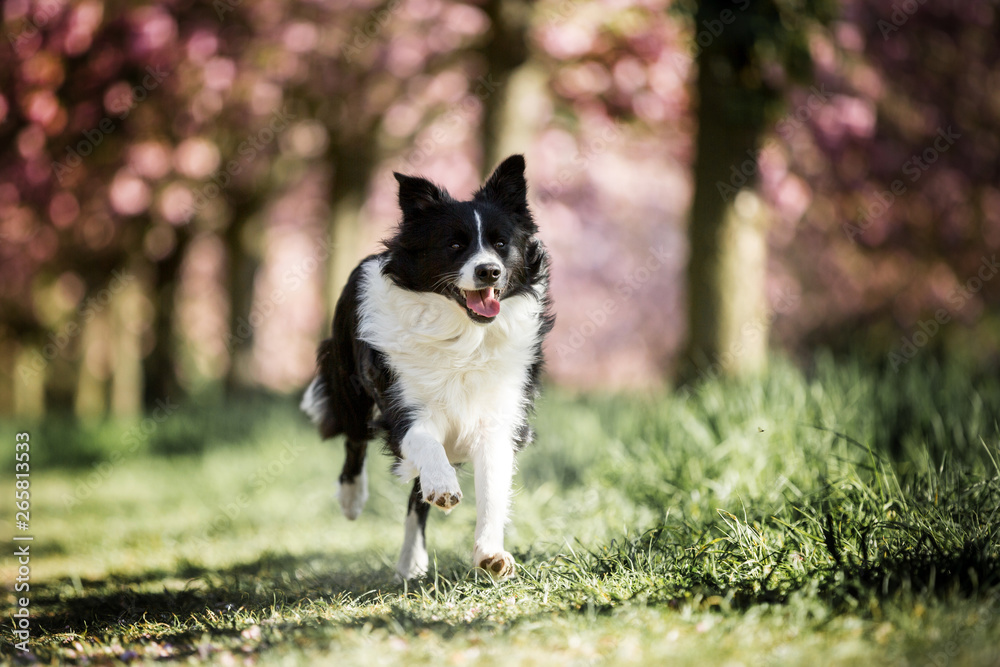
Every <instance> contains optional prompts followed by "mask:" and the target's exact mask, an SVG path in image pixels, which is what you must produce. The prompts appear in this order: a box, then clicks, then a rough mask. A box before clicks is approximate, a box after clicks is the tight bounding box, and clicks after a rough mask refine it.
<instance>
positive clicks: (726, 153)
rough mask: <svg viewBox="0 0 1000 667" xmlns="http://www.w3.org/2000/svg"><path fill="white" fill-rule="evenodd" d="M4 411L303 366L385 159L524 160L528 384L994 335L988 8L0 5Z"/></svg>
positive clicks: (264, 384) (453, 171)
mask: <svg viewBox="0 0 1000 667" xmlns="http://www.w3.org/2000/svg"><path fill="white" fill-rule="evenodd" d="M2 11H3V30H4V39H2V40H0V376H2V380H0V414H5V415H19V416H26V417H27V416H38V415H41V414H44V413H46V412H50V411H59V412H66V413H75V414H76V415H77V416H79V417H81V418H101V417H105V416H115V417H129V416H135V415H138V414H141V413H143V412H144V411H153V414H156V412H155V411H156V410H159V411H160V413H161V414H162V413H166V414H169V413H170V410H172V409H173V407H172V406H176V405H177V404H178V403H183V402H192V401H195V400H196V401H210V400H216V399H220V398H224V397H227V396H232V395H234V394H239V393H241V392H245V393H253V392H256V393H259V392H266V393H278V394H288V393H295V392H298V391H299V390H301V388H302V387H304V386H305V384H306V383H307V382H308V380H309V378H310V377H311V375H312V372H313V368H314V354H315V349H316V345H317V343H318V341H319V340H320V339H321V338H324V337H326V336H327V335H328V334H329V320H330V317H331V313H332V308H333V304H334V302H335V300H336V298H337V295H338V291H339V289H340V286H341V285H342V284H343V282H344V281H345V279H346V277H347V275H348V273H349V272H350V270H351V269H352V268H353V267H354V266H355V265H356V263H357V262H358V260H359V259H361V258H362V257H364V256H365V255H367V254H369V253H371V252H375V251H377V250H378V247H379V241H380V239H382V238H384V237H385V236H386V235H387V234H388V233H390V231H391V229H392V227H393V225H395V224H396V222H397V220H398V211H397V206H396V201H395V194H396V187H395V185H396V184H395V181H394V180H393V178H392V172H393V171H400V172H404V173H410V174H421V175H424V176H426V177H428V178H431V179H432V180H434V181H436V182H438V183H439V184H441V185H443V186H445V187H446V188H448V189H449V190H450V191H451V193H452V194H453V195H454V196H456V197H459V198H467V197H468V196H469V195H470V194H471V192H472V191H473V190H474V189H475V187H476V186H477V185H478V184H479V183H480V182H481V180H482V178H483V176H484V175H486V174H488V173H489V172H490V171H491V170H492V168H493V167H494V166H495V165H496V163H497V162H499V160H501V159H502V158H503V157H505V156H506V155H508V154H510V153H523V154H524V155H525V156H526V159H527V164H528V181H529V186H530V194H529V200H530V204H531V206H532V208H533V211H534V214H535V217H536V219H537V221H538V223H539V225H540V227H541V230H542V231H541V236H542V238H543V239H544V240H545V242H546V243H547V244H548V246H549V249H550V251H551V254H552V256H553V262H554V271H553V280H552V289H553V292H554V298H555V304H556V310H557V313H558V320H557V324H556V328H555V330H554V332H553V334H552V336H551V338H550V339H549V341H548V348H547V350H548V370H549V376H550V381H551V382H554V383H558V384H561V385H566V386H570V387H573V388H580V389H594V388H600V389H645V388H655V387H662V386H672V385H677V384H679V383H684V382H691V381H697V380H698V379H699V378H706V377H716V376H719V375H744V374H751V373H755V372H759V371H761V370H762V369H763V368H765V367H766V365H767V357H768V354H769V353H770V354H771V355H774V354H781V355H788V356H791V357H793V358H795V359H798V360H799V361H800V362H803V363H808V361H809V359H811V358H812V355H813V352H814V351H815V350H817V349H819V348H824V349H829V350H832V351H833V353H834V354H835V355H861V356H863V357H865V358H866V359H868V360H869V361H870V362H871V363H874V364H877V365H879V366H882V367H885V368H891V369H892V370H897V369H900V368H902V367H903V366H906V365H907V364H909V363H910V362H911V360H912V359H914V358H915V357H917V356H924V357H942V358H945V357H947V358H956V357H960V358H964V359H966V360H967V361H969V362H971V363H974V364H977V365H979V366H980V367H981V368H984V367H989V366H991V365H993V366H995V365H996V364H997V363H998V359H1000V355H998V351H1000V317H998V312H997V309H996V305H997V304H998V302H1000V278H998V277H997V273H998V271H1000V265H998V264H997V258H996V254H997V252H998V250H1000V160H998V154H1000V45H998V40H997V35H998V34H1000V30H998V24H1000V7H998V3H997V2H996V1H995V0H991V1H983V2H955V1H951V0H926V1H919V2H918V1H917V0H843V1H842V2H833V1H829V2H823V1H820V0H768V1H764V0H761V1H755V0H713V1H708V2H701V3H696V2H684V1H676V2H671V1H669V0H636V1H632V0H608V1H604V2H598V1H589V0H552V1H549V0H540V1H538V2H527V1H524V0H512V1H509V2H500V1H499V0H484V1H482V2H451V1H448V0H390V1H389V2H350V1H348V0H337V1H335V2H330V1H323V0H314V1H302V0H292V1H278V0H213V1H212V2H208V1H204V2H193V1H185V0H178V1H175V2H160V3H141V2H120V1H109V2H100V1H99V0H7V1H6V2H4V3H3V10H2Z"/></svg>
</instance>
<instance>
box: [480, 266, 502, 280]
mask: <svg viewBox="0 0 1000 667" xmlns="http://www.w3.org/2000/svg"><path fill="white" fill-rule="evenodd" d="M501 273H502V269H501V268H500V265H499V264H480V265H479V266H477V267H476V279H477V280H481V281H483V282H484V283H486V284H487V285H493V284H495V283H496V281H498V280H500V274H501Z"/></svg>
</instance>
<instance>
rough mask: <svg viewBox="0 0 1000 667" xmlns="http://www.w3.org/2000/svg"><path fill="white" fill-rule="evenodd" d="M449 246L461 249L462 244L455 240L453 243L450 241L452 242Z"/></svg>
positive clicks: (453, 248)
mask: <svg viewBox="0 0 1000 667" xmlns="http://www.w3.org/2000/svg"><path fill="white" fill-rule="evenodd" d="M449 247H450V248H451V249H452V250H461V249H462V244H461V243H459V242H458V241H455V242H453V243H452V244H451V245H450V246H449Z"/></svg>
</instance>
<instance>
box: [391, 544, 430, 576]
mask: <svg viewBox="0 0 1000 667" xmlns="http://www.w3.org/2000/svg"><path fill="white" fill-rule="evenodd" d="M396 574H397V575H398V577H399V578H400V579H404V580H405V579H417V578H419V577H422V576H424V575H425V574H427V551H426V550H424V549H417V550H415V553H412V554H405V553H404V554H403V555H402V556H400V557H399V562H398V563H396Z"/></svg>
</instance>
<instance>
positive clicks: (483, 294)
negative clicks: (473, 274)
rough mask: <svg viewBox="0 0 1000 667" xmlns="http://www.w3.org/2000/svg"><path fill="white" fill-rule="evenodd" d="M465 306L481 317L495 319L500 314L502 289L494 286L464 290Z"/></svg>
mask: <svg viewBox="0 0 1000 667" xmlns="http://www.w3.org/2000/svg"><path fill="white" fill-rule="evenodd" d="M463 294H464V295H465V307H466V308H468V309H469V310H471V311H472V312H474V313H476V314H477V315H479V316H481V317H486V318H488V319H493V318H494V317H496V316H497V315H499V314H500V300H499V299H498V298H497V297H499V296H500V290H496V291H494V289H493V288H492V287H486V288H483V289H479V290H463Z"/></svg>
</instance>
